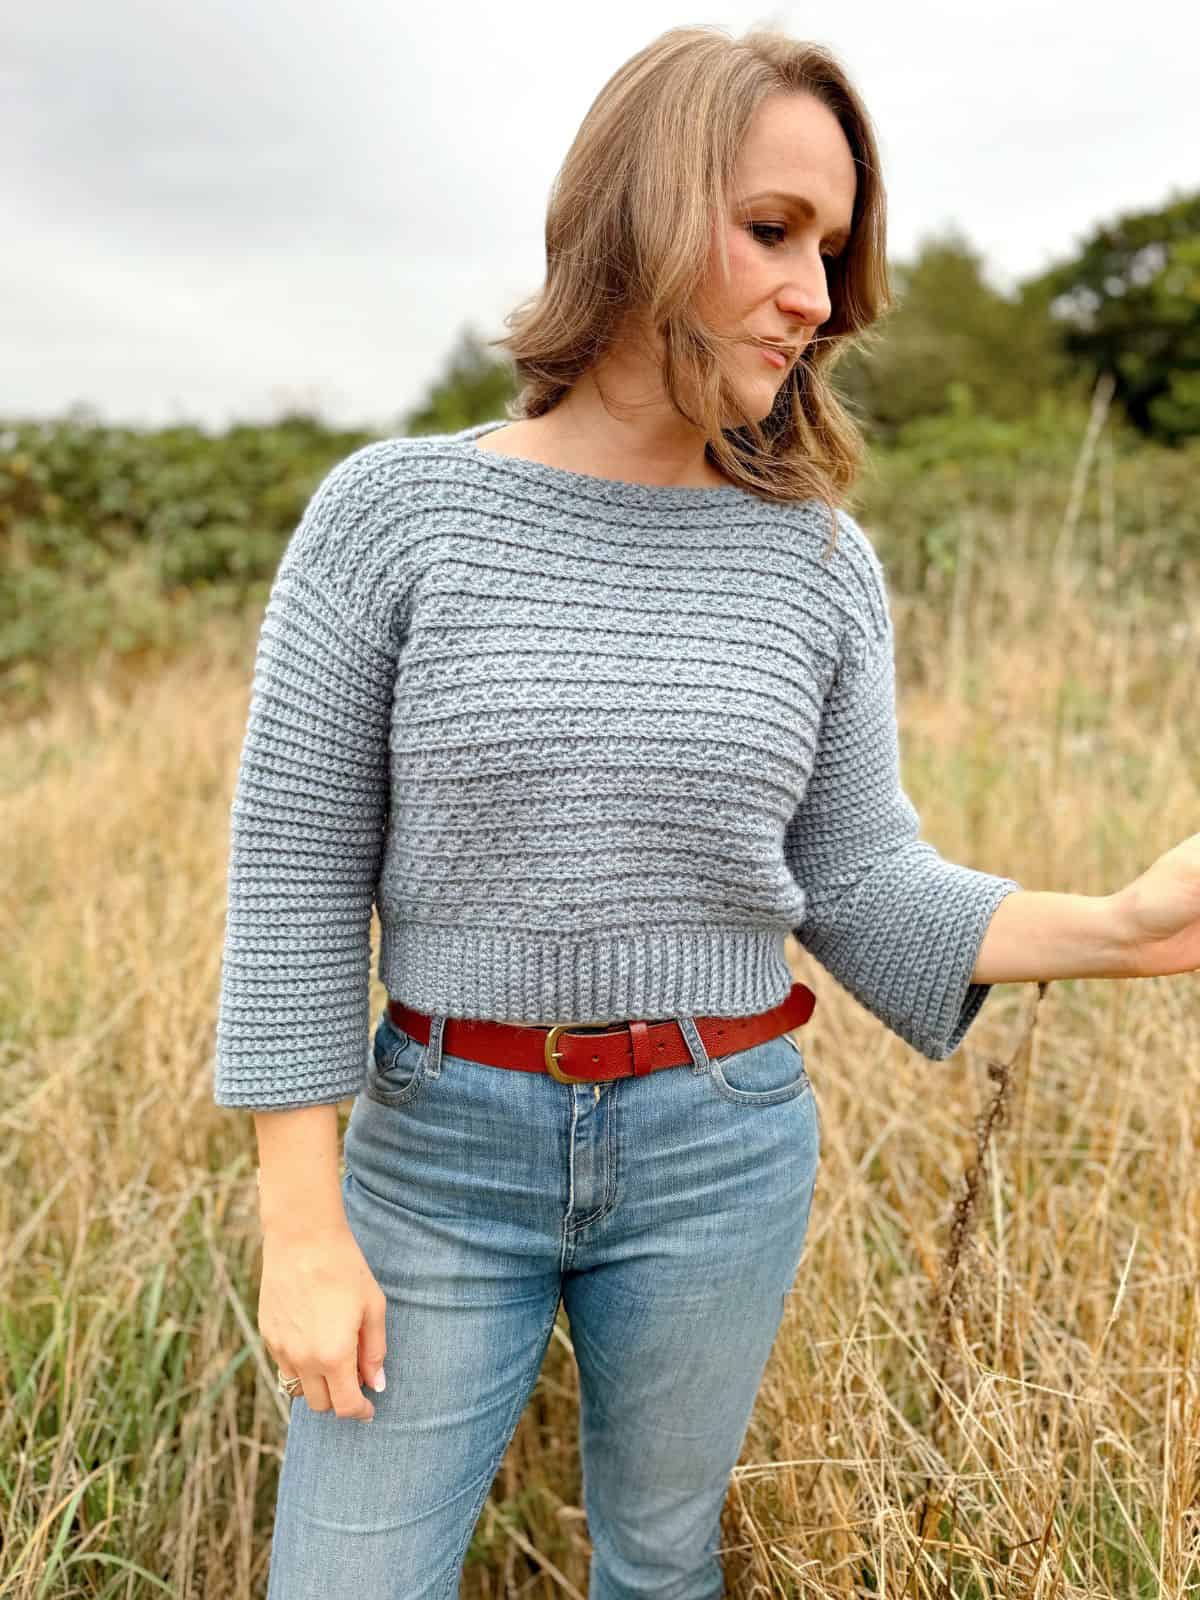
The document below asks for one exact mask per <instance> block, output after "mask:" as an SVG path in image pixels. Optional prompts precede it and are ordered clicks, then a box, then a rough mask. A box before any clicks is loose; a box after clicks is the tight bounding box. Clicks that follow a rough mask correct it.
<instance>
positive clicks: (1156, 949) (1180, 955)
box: [971, 833, 1200, 983]
mask: <svg viewBox="0 0 1200 1600" xmlns="http://www.w3.org/2000/svg"><path fill="white" fill-rule="evenodd" d="M1196 971H1200V833H1194V834H1192V835H1191V837H1190V838H1188V839H1184V840H1183V842H1182V843H1181V844H1177V845H1175V846H1174V847H1173V848H1172V849H1170V850H1168V851H1167V852H1166V853H1165V854H1164V855H1161V856H1159V858H1158V860H1157V861H1155V862H1154V863H1153V865H1151V866H1149V867H1147V868H1146V870H1145V872H1143V873H1142V874H1141V875H1140V876H1139V877H1137V878H1135V879H1134V880H1133V882H1132V883H1130V884H1127V885H1126V887H1125V888H1124V889H1119V890H1118V891H1117V892H1116V893H1115V894H1110V895H1086V894H1046V893H1041V892H1038V893H1027V892H1025V891H1023V890H1022V891H1021V892H1020V893H1017V894H1010V895H1009V896H1008V897H1007V898H1006V899H1004V900H1002V901H1001V902H1000V904H999V905H998V906H997V907H996V909H995V911H994V912H993V914H992V919H991V921H990V922H989V923H988V927H987V932H986V933H985V934H984V938H983V943H982V945H981V946H980V948H979V955H978V957H977V959H976V963H975V970H974V972H973V973H972V974H971V981H972V983H1022V982H1027V981H1034V982H1041V983H1045V982H1048V981H1049V980H1050V979H1052V978H1153V977H1166V976H1169V975H1171V974H1173V973H1180V972H1196Z"/></svg>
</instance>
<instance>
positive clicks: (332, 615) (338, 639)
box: [213, 446, 396, 1111]
mask: <svg viewBox="0 0 1200 1600" xmlns="http://www.w3.org/2000/svg"><path fill="white" fill-rule="evenodd" d="M378 465H379V452H378V447H372V446H368V447H366V448H365V449H364V450H361V451H358V452H356V453H355V454H354V455H353V456H351V457H349V458H347V460H346V461H343V462H341V463H339V465H338V466H336V467H335V468H334V469H333V470H332V471H331V472H330V473H329V474H328V475H327V476H326V478H325V479H324V481H323V482H322V483H321V484H320V485H319V486H318V488H317V490H316V492H315V493H314V495H313V496H312V498H311V500H310V501H309V504H308V506H307V508H306V510H305V512H304V515H303V517H302V519H301V521H300V524H299V526H298V527H297V529H296V530H295V532H294V533H293V535H292V538H291V540H290V542H289V544H288V547H287V549H286V550H285V552H284V555H283V558H282V560H281V562H280V565H279V568H278V571H277V573H276V576H275V579H274V583H273V585H272V589H271V592H270V595H269V597H268V601H267V606H266V611H265V614H264V617H263V622H262V627H261V632H260V635H259V640H258V647H257V653H256V656H255V663H254V675H253V681H252V685H251V691H250V704H249V713H248V718H247V724H246V730H245V735H244V740H243V744H242V750H241V759H240V764H239V768H238V773H237V779H236V784H235V788H234V794H233V802H232V808H231V813H230V818H231V821H230V847H229V864H228V906H227V915H226V924H225V938H224V949H223V956H222V965H221V978H220V994H219V1001H218V1014H217V1026H216V1056H215V1063H214V1081H213V1097H214V1099H215V1100H216V1102H217V1104H218V1105H222V1106H240V1107H244V1108H247V1109H250V1110H264V1111H266V1110H283V1109H285V1108H289V1107H295V1106H301V1105H313V1104H318V1103H322V1102H333V1103H336V1102H338V1101H340V1100H343V1099H346V1098H348V1097H349V1096H352V1095H354V1094H355V1093H356V1092H357V1091H358V1089H359V1086H360V1083H361V1080H362V1078H363V1076H364V1073H365V1069H366V1059H367V1049H368V1029H369V1021H370V1014H369V1000H370V971H369V967H370V928H371V910H372V904H373V901H374V896H375V887H376V880H377V876H378V872H379V866H380V860H381V856H382V848H383V830H384V826H385V823H386V815H387V808H388V784H389V764H388V736H389V728H390V720H391V701H392V689H393V683H394V678H395V667H396V660H395V657H396V652H395V648H394V646H393V643H392V638H391V632H392V630H391V628H390V627H389V625H388V608H387V603H386V599H381V598H374V599H373V598H372V597H373V596H376V597H379V596H380V594H381V586H380V585H379V584H378V583H372V582H371V581H370V580H371V569H372V567H373V566H375V565H376V561H375V560H373V559H372V549H371V543H372V542H371V540H370V539H369V538H364V535H369V534H370V533H371V531H372V527H373V522H372V518H373V516H374V515H375V513H376V512H377V511H378V508H379V504H380V501H381V499H382V498H383V497H382V496H381V495H380V494H379V493H378V492H376V491H378V489H379V486H380V481H381V480H380V473H379V471H378V470H376V469H377V468H378ZM374 542H375V543H376V544H377V543H378V540H377V539H376V540H375V541H374Z"/></svg>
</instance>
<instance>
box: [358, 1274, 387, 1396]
mask: <svg viewBox="0 0 1200 1600" xmlns="http://www.w3.org/2000/svg"><path fill="white" fill-rule="evenodd" d="M386 1354H387V1300H386V1299H385V1298H384V1297H383V1295H380V1296H379V1299H378V1301H376V1302H374V1303H372V1304H370V1305H368V1307H367V1309H366V1312H365V1314H364V1316H363V1320H362V1326H361V1327H360V1328H359V1330H358V1372H359V1382H360V1383H365V1384H366V1386H367V1387H368V1389H374V1390H375V1392H376V1393H377V1394H381V1393H382V1392H383V1388H384V1385H385V1383H386V1381H387V1379H386V1375H385V1373H384V1370H383V1358H384V1356H385V1355H386Z"/></svg>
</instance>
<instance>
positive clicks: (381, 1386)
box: [371, 1367, 387, 1394]
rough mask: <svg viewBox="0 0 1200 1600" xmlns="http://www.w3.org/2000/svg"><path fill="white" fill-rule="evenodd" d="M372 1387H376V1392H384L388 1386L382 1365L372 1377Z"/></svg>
mask: <svg viewBox="0 0 1200 1600" xmlns="http://www.w3.org/2000/svg"><path fill="white" fill-rule="evenodd" d="M371 1387H372V1389H374V1391H375V1393H376V1394H382V1393H383V1391H384V1390H385V1389H386V1388H387V1378H386V1377H385V1376H384V1371H383V1368H382V1367H380V1369H379V1371H378V1372H377V1373H376V1374H375V1376H374V1377H373V1378H372V1379H371Z"/></svg>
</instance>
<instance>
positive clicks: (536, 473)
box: [454, 418, 758, 505]
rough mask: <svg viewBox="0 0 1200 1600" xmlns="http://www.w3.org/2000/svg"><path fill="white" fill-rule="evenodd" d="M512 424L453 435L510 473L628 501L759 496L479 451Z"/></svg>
mask: <svg viewBox="0 0 1200 1600" xmlns="http://www.w3.org/2000/svg"><path fill="white" fill-rule="evenodd" d="M509 426H511V424H510V423H509V421H508V420H507V419H504V418H502V419H501V420H500V421H498V422H496V421H492V422H477V423H475V424H473V425H472V426H471V427H468V428H463V429H461V430H460V431H459V432H458V433H457V434H455V435H454V438H455V440H456V442H458V443H460V444H461V445H462V447H463V448H464V449H465V450H469V451H471V453H472V454H473V455H477V456H479V457H480V458H481V459H482V460H484V461H486V462H488V463H495V464H496V465H497V466H499V467H500V468H501V469H502V470H504V471H507V472H511V473H513V474H514V475H515V476H517V477H522V478H526V479H529V480H530V481H531V482H538V481H540V482H543V483H558V484H561V485H562V486H563V487H565V488H574V489H579V490H590V491H591V492H592V493H593V494H597V495H604V496H607V497H609V498H610V499H611V498H615V497H619V498H621V499H625V500H637V501H641V502H644V503H646V504H653V505H672V504H674V505H705V504H711V503H712V502H713V501H718V500H727V499H729V498H730V497H731V496H739V497H740V498H742V499H757V498H758V497H757V496H756V495H753V494H751V492H750V490H748V489H743V488H741V487H740V486H739V485H738V484H736V483H726V484H722V485H721V487H720V488H715V487H713V488H701V487H699V486H696V487H694V488H692V487H689V486H688V485H686V484H681V483H635V482H634V481H633V480H632V479H631V478H602V477H600V476H599V475H598V474H596V473H594V472H575V471H573V470H572V468H570V467H552V466H550V465H549V464H548V463H547V462H544V461H532V460H530V458H529V457H528V456H510V455H504V454H502V453H501V452H500V451H498V450H479V449H477V448H476V440H477V439H480V438H482V436H483V435H484V434H485V433H494V432H495V431H496V429H497V428H507V427H509Z"/></svg>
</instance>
